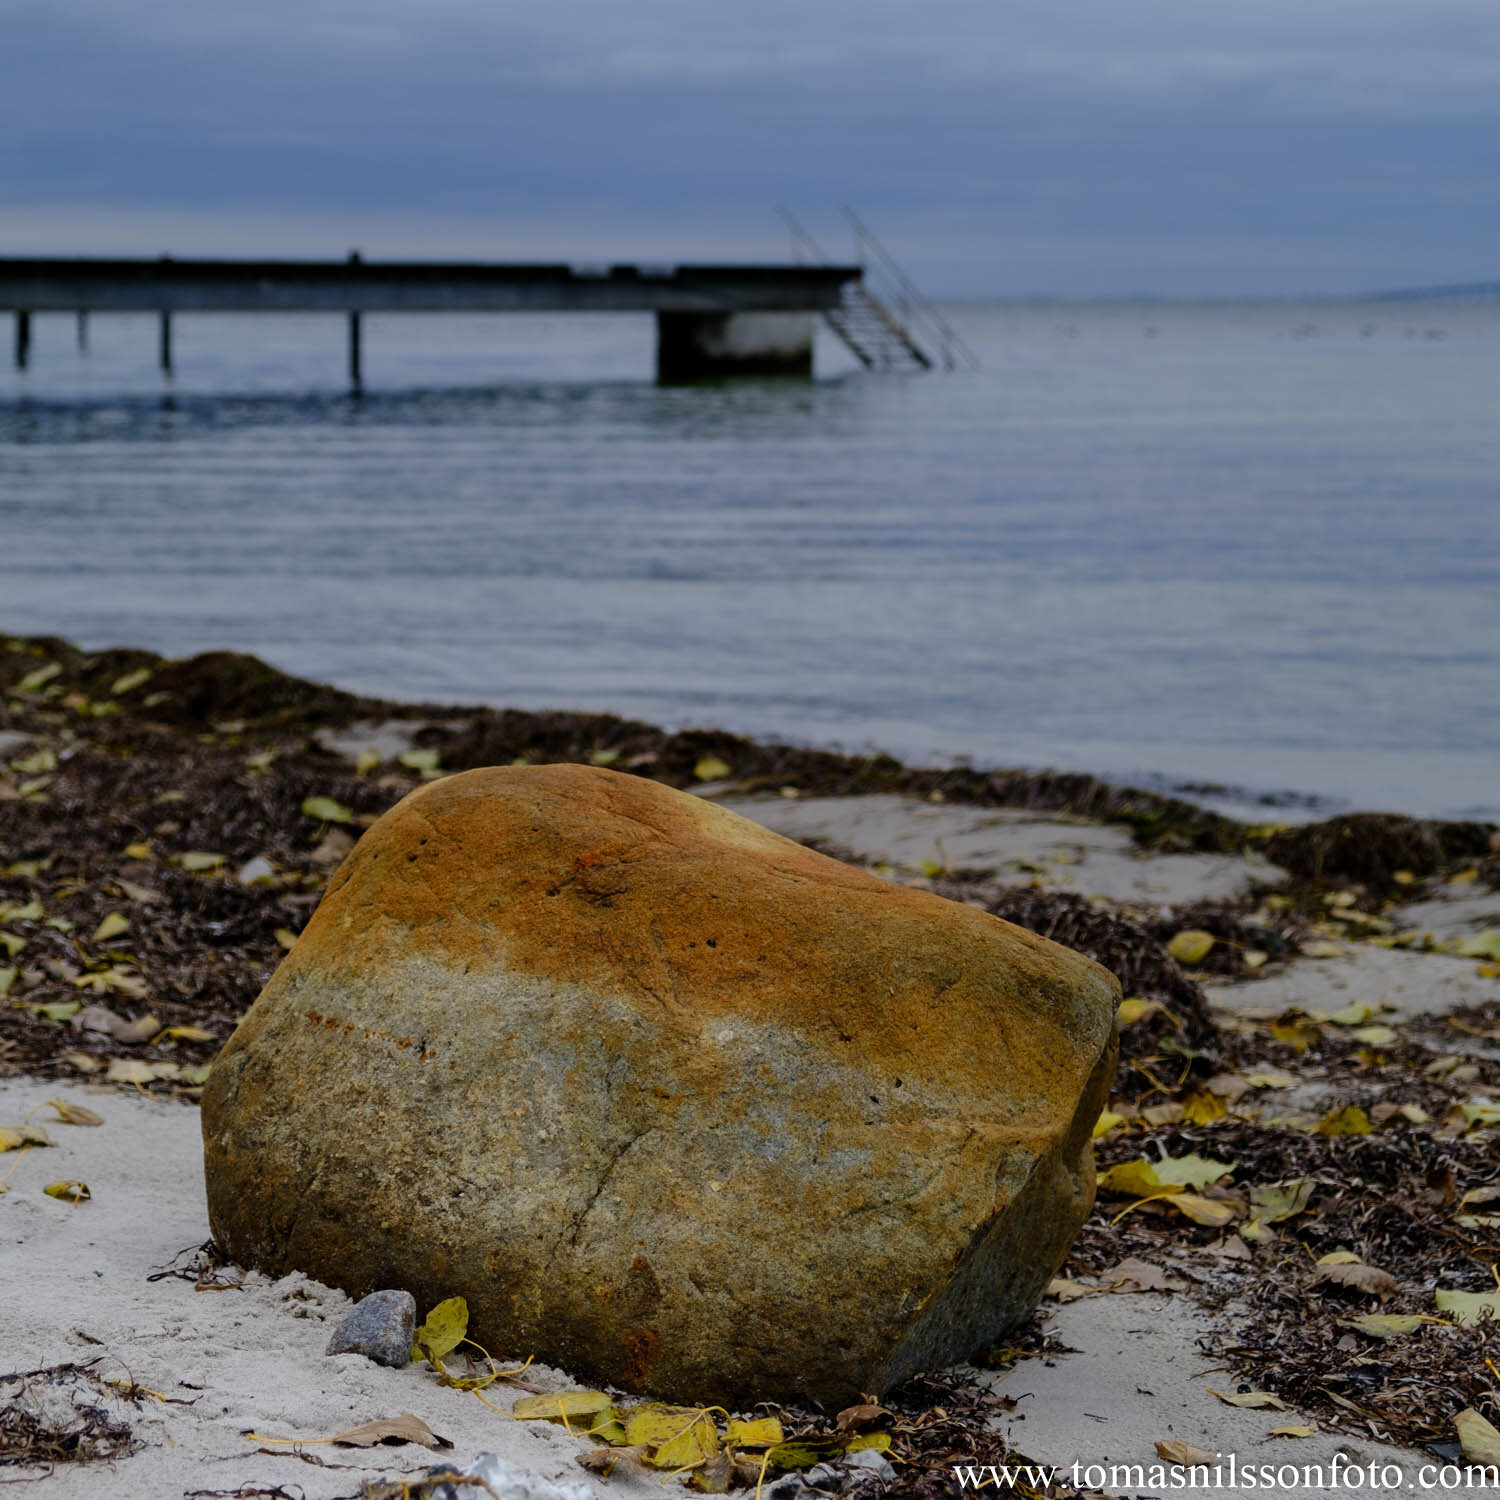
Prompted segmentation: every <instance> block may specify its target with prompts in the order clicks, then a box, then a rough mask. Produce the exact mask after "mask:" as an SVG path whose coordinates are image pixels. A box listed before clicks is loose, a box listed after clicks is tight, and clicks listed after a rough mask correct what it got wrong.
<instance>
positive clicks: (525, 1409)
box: [510, 1391, 615, 1425]
mask: <svg viewBox="0 0 1500 1500" xmlns="http://www.w3.org/2000/svg"><path fill="white" fill-rule="evenodd" d="M614 1404H615V1403H614V1400H613V1398H612V1397H610V1396H606V1395H605V1394H604V1392H603V1391H558V1392H555V1393H554V1394H552V1395H549V1396H522V1397H521V1399H520V1400H519V1401H517V1402H516V1404H515V1405H514V1406H513V1407H511V1409H510V1412H511V1415H512V1416H513V1417H517V1418H519V1419H520V1420H521V1421H522V1422H537V1421H543V1422H561V1423H563V1424H564V1425H567V1424H568V1423H569V1422H570V1421H572V1420H573V1419H575V1418H578V1419H581V1418H583V1417H595V1416H598V1415H599V1413H600V1412H604V1411H613V1410H614Z"/></svg>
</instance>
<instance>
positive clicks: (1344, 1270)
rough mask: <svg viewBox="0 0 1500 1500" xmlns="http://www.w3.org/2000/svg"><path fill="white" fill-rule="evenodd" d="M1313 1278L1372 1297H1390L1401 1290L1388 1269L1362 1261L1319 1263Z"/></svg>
mask: <svg viewBox="0 0 1500 1500" xmlns="http://www.w3.org/2000/svg"><path fill="white" fill-rule="evenodd" d="M1313 1279H1314V1281H1319V1282H1327V1283H1328V1284H1329V1285H1330V1286H1346V1287H1350V1288H1351V1289H1352V1290H1354V1291H1356V1292H1366V1293H1368V1294H1369V1295H1370V1296H1372V1297H1391V1296H1394V1295H1395V1294H1396V1293H1397V1292H1399V1291H1400V1290H1401V1286H1400V1283H1399V1282H1398V1281H1397V1280H1396V1278H1395V1277H1394V1276H1392V1275H1391V1273H1390V1272H1389V1271H1382V1270H1381V1269H1380V1267H1379V1266H1367V1265H1365V1264H1364V1263H1363V1262H1362V1261H1357V1262H1354V1263H1353V1264H1347V1265H1322V1264H1320V1265H1319V1267H1318V1274H1317V1275H1316V1276H1315V1277H1314V1278H1313Z"/></svg>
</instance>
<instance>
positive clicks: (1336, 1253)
mask: <svg viewBox="0 0 1500 1500" xmlns="http://www.w3.org/2000/svg"><path fill="white" fill-rule="evenodd" d="M1317 1263H1318V1265H1320V1266H1357V1265H1359V1263H1360V1260H1359V1256H1357V1255H1356V1254H1355V1253H1354V1252H1353V1251H1352V1250H1330V1251H1329V1252H1328V1254H1327V1255H1320V1256H1319V1257H1318V1260H1317Z"/></svg>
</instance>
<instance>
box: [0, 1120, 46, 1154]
mask: <svg viewBox="0 0 1500 1500" xmlns="http://www.w3.org/2000/svg"><path fill="white" fill-rule="evenodd" d="M56 1144H57V1142H56V1141H54V1140H53V1139H52V1137H51V1136H50V1135H48V1134H47V1132H46V1131H45V1130H43V1129H42V1127H41V1126H40V1125H0V1151H19V1150H20V1149H21V1148H22V1147H23V1146H55V1145H56Z"/></svg>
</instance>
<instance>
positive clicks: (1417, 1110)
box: [1370, 1103, 1432, 1125]
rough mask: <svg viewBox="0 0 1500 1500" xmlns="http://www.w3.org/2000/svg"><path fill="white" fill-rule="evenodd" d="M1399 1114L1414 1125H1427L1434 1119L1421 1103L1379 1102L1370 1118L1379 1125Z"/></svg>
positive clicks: (1371, 1112)
mask: <svg viewBox="0 0 1500 1500" xmlns="http://www.w3.org/2000/svg"><path fill="white" fill-rule="evenodd" d="M1398 1116H1399V1117H1400V1118H1401V1119H1403V1120H1407V1121H1409V1122H1410V1123H1411V1124H1413V1125H1425V1124H1427V1122H1428V1121H1429V1120H1431V1119H1432V1116H1431V1115H1429V1114H1428V1113H1427V1111H1426V1110H1425V1109H1423V1108H1422V1106H1421V1105H1420V1104H1390V1103H1386V1104H1377V1105H1376V1106H1375V1108H1374V1109H1372V1110H1371V1111H1370V1118H1371V1119H1372V1120H1373V1121H1374V1122H1375V1123H1376V1124H1377V1125H1384V1124H1385V1123H1386V1121H1388V1120H1394V1119H1396V1118H1397V1117H1398Z"/></svg>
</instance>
